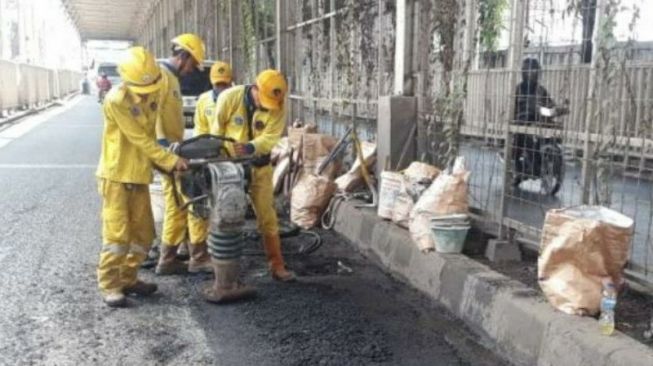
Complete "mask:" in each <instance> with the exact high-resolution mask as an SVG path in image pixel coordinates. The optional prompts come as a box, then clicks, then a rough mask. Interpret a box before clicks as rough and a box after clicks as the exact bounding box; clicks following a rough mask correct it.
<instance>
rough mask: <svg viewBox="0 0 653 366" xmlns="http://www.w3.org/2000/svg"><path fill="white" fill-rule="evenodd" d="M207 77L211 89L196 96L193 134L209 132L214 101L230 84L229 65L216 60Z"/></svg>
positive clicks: (230, 73)
mask: <svg viewBox="0 0 653 366" xmlns="http://www.w3.org/2000/svg"><path fill="white" fill-rule="evenodd" d="M209 79H210V80H211V85H213V89H211V90H209V91H207V92H204V93H202V94H201V95H200V96H199V98H197V106H196V107H195V117H194V120H193V122H194V123H195V129H194V135H195V136H199V135H205V134H207V133H210V132H211V128H210V124H211V121H212V120H213V114H214V112H215V103H216V101H217V99H218V96H219V95H220V93H222V92H223V91H224V90H226V89H227V88H229V87H230V86H231V83H232V82H233V80H232V71H231V65H229V64H228V63H226V62H223V61H216V62H215V63H214V64H213V65H211V71H210V72H209Z"/></svg>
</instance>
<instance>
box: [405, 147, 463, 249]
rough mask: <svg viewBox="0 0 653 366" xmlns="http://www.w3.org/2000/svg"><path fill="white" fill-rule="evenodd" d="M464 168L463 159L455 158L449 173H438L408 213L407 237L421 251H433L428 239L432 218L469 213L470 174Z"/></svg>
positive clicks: (430, 240)
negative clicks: (468, 187)
mask: <svg viewBox="0 0 653 366" xmlns="http://www.w3.org/2000/svg"><path fill="white" fill-rule="evenodd" d="M464 165H465V164H464V159H462V158H458V159H457V160H456V164H455V165H454V168H453V172H452V173H450V174H449V173H446V172H442V173H440V174H439V175H438V177H437V178H435V180H434V181H433V184H431V186H429V188H428V189H426V191H424V193H423V194H422V196H421V197H420V198H419V200H418V201H417V202H416V203H415V206H414V207H413V210H412V211H411V212H410V224H409V230H410V234H411V237H412V238H413V241H414V242H415V244H416V245H417V247H418V248H419V249H420V250H421V251H422V252H427V251H431V250H434V249H435V243H434V242H433V237H432V236H431V218H432V217H433V216H437V215H449V214H466V213H468V211H469V201H468V197H467V182H468V180H469V174H470V173H469V171H467V170H466V169H465V167H464Z"/></svg>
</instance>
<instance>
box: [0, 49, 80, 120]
mask: <svg viewBox="0 0 653 366" xmlns="http://www.w3.org/2000/svg"><path fill="white" fill-rule="evenodd" d="M82 77H83V74H82V73H81V72H78V71H72V70H57V69H48V68H44V67H40V66H34V65H27V64H20V63H16V62H11V61H5V60H0V112H2V111H6V110H12V109H26V108H30V107H33V106H37V105H41V104H44V103H47V102H50V101H53V100H55V99H59V98H62V97H64V96H66V95H68V94H70V93H72V92H75V91H78V90H79V88H80V81H81V79H82Z"/></svg>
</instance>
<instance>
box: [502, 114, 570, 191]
mask: <svg viewBox="0 0 653 366" xmlns="http://www.w3.org/2000/svg"><path fill="white" fill-rule="evenodd" d="M539 113H540V116H541V117H542V121H544V122H543V125H545V126H547V127H549V128H553V129H555V128H561V126H560V125H559V124H557V123H556V122H555V120H554V118H555V117H559V116H562V115H565V114H567V113H569V110H568V108H567V107H566V106H564V107H556V108H547V107H540V108H539ZM563 153H564V150H563V147H562V139H561V138H560V137H558V136H540V135H535V134H527V133H519V134H515V136H514V139H513V168H514V169H513V171H514V172H515V175H514V177H513V182H512V183H513V187H515V188H517V187H519V185H520V184H521V183H522V182H524V181H526V180H539V181H540V187H541V192H542V193H543V194H546V195H551V196H555V195H556V194H557V193H558V191H559V190H560V188H561V187H562V182H563V180H564V176H565V164H564V159H563Z"/></svg>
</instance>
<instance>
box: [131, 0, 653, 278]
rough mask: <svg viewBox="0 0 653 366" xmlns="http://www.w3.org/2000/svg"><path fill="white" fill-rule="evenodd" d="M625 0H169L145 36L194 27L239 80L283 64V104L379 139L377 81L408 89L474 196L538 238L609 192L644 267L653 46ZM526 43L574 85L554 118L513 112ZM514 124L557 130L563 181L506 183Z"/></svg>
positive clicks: (511, 172)
mask: <svg viewBox="0 0 653 366" xmlns="http://www.w3.org/2000/svg"><path fill="white" fill-rule="evenodd" d="M633 3H636V2H634V1H630V0H596V1H593V0H530V1H527V0H479V1H456V0H437V1H436V0H360V1H357V0H276V1H275V0H260V1H259V0H243V1H239V0H218V1H215V2H211V3H210V5H208V3H207V2H202V1H197V0H184V1H175V0H162V1H160V2H158V4H157V5H156V6H155V7H154V8H153V9H152V13H151V15H150V21H149V22H146V24H147V25H146V26H145V27H144V29H142V30H141V32H140V34H142V38H141V39H140V40H139V42H140V43H141V44H143V45H145V46H146V47H149V48H150V49H152V50H154V51H155V52H156V53H157V54H158V55H159V56H165V55H166V54H167V53H168V47H169V44H168V42H169V39H170V38H171V37H172V36H173V35H174V34H177V33H181V32H187V31H190V32H197V33H199V34H200V35H201V36H202V37H204V39H205V40H206V41H207V46H208V53H209V55H210V56H211V57H213V58H219V59H223V60H227V61H230V62H231V63H232V64H233V66H234V69H235V75H236V80H237V82H239V83H248V82H252V80H253V78H254V76H255V75H256V72H257V71H258V70H261V69H263V68H267V67H274V68H279V69H281V70H282V71H283V72H284V73H286V75H287V76H288V80H289V83H290V85H291V95H290V96H289V101H288V103H289V116H288V120H289V121H294V120H296V119H299V120H302V121H307V122H315V123H316V124H317V125H318V126H319V127H320V129H321V131H322V132H325V133H331V134H334V135H336V136H337V135H339V134H341V133H342V132H343V131H344V130H345V129H346V128H347V127H349V126H351V125H352V123H355V124H356V126H357V130H358V131H359V134H360V135H361V137H362V138H365V139H372V140H373V139H376V131H377V121H378V119H379V116H378V110H379V108H378V106H379V103H380V100H381V99H382V97H386V96H397V95H401V96H408V97H411V98H415V99H416V100H417V106H418V107H417V113H416V115H415V118H414V121H413V124H414V125H416V126H417V128H416V131H417V133H416V134H415V137H414V140H415V141H414V145H415V146H416V151H415V155H416V156H417V158H419V159H421V160H425V161H430V162H433V163H436V164H438V165H440V166H443V165H446V164H447V163H448V162H450V161H451V158H452V156H453V155H455V154H461V155H464V156H465V157H466V158H467V163H468V165H469V167H470V169H471V170H472V180H471V202H472V206H473V208H474V211H475V212H477V213H478V214H479V215H480V217H481V218H482V221H483V222H485V223H487V224H488V226H489V227H492V226H495V227H500V228H502V229H501V230H499V231H500V234H501V235H502V236H510V235H512V236H514V237H516V238H517V239H522V240H523V241H524V242H526V243H529V242H530V243H537V240H538V237H539V234H540V229H541V227H542V223H543V220H544V214H545V212H546V211H547V210H548V209H550V208H555V207H564V206H570V205H578V204H602V205H605V206H609V207H612V208H614V209H616V210H619V211H622V212H623V213H625V214H627V215H629V216H631V217H633V218H634V219H635V222H636V228H635V237H634V240H633V250H632V255H631V261H630V265H629V270H630V274H631V275H632V276H633V277H635V278H639V279H642V280H645V281H647V282H649V283H651V281H653V245H652V244H651V238H650V236H651V228H652V227H653V225H652V221H653V208H652V207H651V202H652V199H651V198H652V196H651V195H652V194H653V189H652V188H651V187H652V179H651V178H652V175H651V174H650V173H651V158H652V156H651V154H652V151H651V148H652V146H653V141H652V140H651V133H652V130H653V121H652V119H653V118H652V117H653V115H652V114H653V109H652V106H653V103H652V102H653V62H651V55H652V54H653V52H651V48H652V47H651V44H650V43H647V42H648V41H651V39H638V38H637V37H630V38H629V37H628V36H629V35H635V33H633V32H631V33H630V34H626V37H624V36H623V33H624V29H625V30H628V29H642V26H645V24H640V25H641V26H640V27H639V28H637V23H644V19H648V18H650V16H653V14H647V13H642V14H640V16H639V18H638V17H637V12H635V11H633V7H632V6H630V5H632V4H633ZM621 5H628V6H625V7H622V6H621ZM646 9H649V10H650V7H649V8H646ZM646 9H643V10H646ZM592 19H593V21H592ZM628 24H633V25H634V26H633V27H631V28H629V27H628ZM615 26H616V27H615ZM599 29H601V30H602V31H600V32H599V31H598V30H599ZM626 33H628V32H627V31H626ZM502 45H503V46H502ZM588 50H591V52H590V51H588ZM526 57H534V58H537V59H540V62H541V64H542V65H543V71H542V75H541V85H543V86H544V87H545V88H546V89H547V90H548V92H549V94H550V95H551V97H552V98H553V100H554V101H555V102H556V103H558V104H564V103H565V101H568V107H569V114H567V115H566V116H562V117H559V118H557V119H556V122H557V124H556V125H555V126H549V127H547V128H543V127H541V126H539V125H526V126H518V125H516V124H515V123H514V122H516V121H514V120H513V115H514V111H515V105H514V104H515V97H516V95H515V90H516V86H517V84H518V83H519V82H520V80H521V71H520V67H521V62H522V59H524V58H526ZM516 134H530V135H537V136H550V137H552V138H553V140H552V141H559V147H560V158H561V160H562V161H563V164H562V165H563V167H564V173H565V174H564V177H562V178H561V182H560V183H561V188H560V191H559V192H558V193H557V195H555V196H551V195H543V194H541V193H540V192H538V188H537V186H536V183H537V182H533V181H526V182H524V183H522V184H521V185H520V186H518V187H514V185H513V179H514V177H515V176H516V175H519V174H518V172H517V171H515V165H514V161H513V159H512V158H511V157H512V152H513V151H514V149H513V147H514V146H512V145H513V137H514V135H516ZM506 154H508V155H506ZM505 156H508V157H509V158H507V159H506V158H504V157H505ZM540 188H541V187H540ZM492 224H494V225H492Z"/></svg>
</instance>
